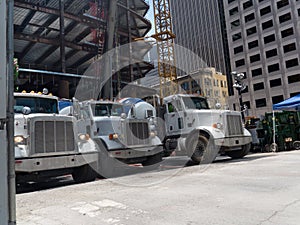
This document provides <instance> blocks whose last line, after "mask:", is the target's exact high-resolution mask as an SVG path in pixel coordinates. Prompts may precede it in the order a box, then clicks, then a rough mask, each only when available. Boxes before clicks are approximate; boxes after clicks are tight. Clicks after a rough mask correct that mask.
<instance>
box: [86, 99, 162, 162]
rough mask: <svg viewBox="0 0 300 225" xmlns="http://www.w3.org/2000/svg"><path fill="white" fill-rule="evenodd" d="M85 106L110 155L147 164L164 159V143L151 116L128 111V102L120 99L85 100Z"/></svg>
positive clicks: (98, 136)
mask: <svg viewBox="0 0 300 225" xmlns="http://www.w3.org/2000/svg"><path fill="white" fill-rule="evenodd" d="M133 108H134V106H132V110H133ZM81 109H82V110H84V112H85V114H89V115H91V117H92V120H93V122H94V126H96V131H97V132H96V134H95V138H99V139H100V140H101V142H102V144H103V146H104V147H105V148H106V150H107V151H108V153H109V156H110V157H112V158H115V159H118V160H119V161H121V162H124V163H142V164H143V165H149V164H155V163H158V162H160V161H161V160H162V158H161V153H162V151H163V148H162V143H161V141H160V139H159V138H158V137H157V135H156V133H155V130H152V126H151V122H150V121H151V120H150V118H136V117H135V116H133V112H132V113H129V114H128V113H126V112H125V111H126V110H125V104H123V103H119V102H111V101H85V102H82V104H81Z"/></svg>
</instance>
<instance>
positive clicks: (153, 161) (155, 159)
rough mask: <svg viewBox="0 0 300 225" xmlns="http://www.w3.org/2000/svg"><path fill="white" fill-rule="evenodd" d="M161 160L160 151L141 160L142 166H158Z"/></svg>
mask: <svg viewBox="0 0 300 225" xmlns="http://www.w3.org/2000/svg"><path fill="white" fill-rule="evenodd" d="M161 161H162V153H158V154H155V155H152V156H148V157H147V160H146V161H144V162H142V165H143V166H155V167H158V166H159V163H160V162H161Z"/></svg>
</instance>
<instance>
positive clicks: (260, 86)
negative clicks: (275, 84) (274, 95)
mask: <svg viewBox="0 0 300 225" xmlns="http://www.w3.org/2000/svg"><path fill="white" fill-rule="evenodd" d="M263 89H265V85H264V83H263V82H261V83H257V84H253V90H254V91H258V90H263Z"/></svg>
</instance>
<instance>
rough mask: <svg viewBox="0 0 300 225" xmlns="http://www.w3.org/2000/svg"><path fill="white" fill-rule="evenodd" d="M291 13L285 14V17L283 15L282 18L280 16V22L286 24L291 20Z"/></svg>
mask: <svg viewBox="0 0 300 225" xmlns="http://www.w3.org/2000/svg"><path fill="white" fill-rule="evenodd" d="M291 18H292V17H291V13H287V14H284V15H282V16H279V22H280V23H284V22H286V21H289V20H291Z"/></svg>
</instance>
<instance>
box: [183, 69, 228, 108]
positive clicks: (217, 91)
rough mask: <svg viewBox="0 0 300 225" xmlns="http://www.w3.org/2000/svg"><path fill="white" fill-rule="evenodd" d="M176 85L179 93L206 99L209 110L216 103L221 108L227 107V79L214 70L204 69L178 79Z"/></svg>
mask: <svg viewBox="0 0 300 225" xmlns="http://www.w3.org/2000/svg"><path fill="white" fill-rule="evenodd" d="M178 85H179V87H180V93H187V94H199V95H201V96H204V97H206V98H207V100H208V102H209V105H210V107H211V108H214V107H215V105H216V104H217V103H220V104H221V106H222V107H223V108H227V107H228V103H227V99H228V82H227V78H226V76H225V75H224V74H222V73H220V72H217V71H216V69H215V68H205V69H201V70H197V71H193V72H192V73H190V74H189V75H185V76H182V77H179V78H178Z"/></svg>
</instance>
